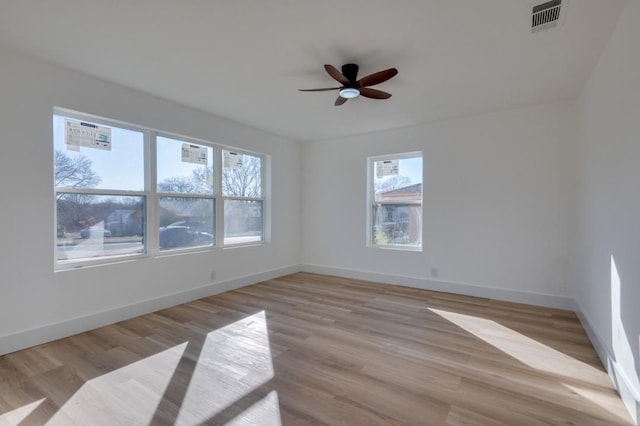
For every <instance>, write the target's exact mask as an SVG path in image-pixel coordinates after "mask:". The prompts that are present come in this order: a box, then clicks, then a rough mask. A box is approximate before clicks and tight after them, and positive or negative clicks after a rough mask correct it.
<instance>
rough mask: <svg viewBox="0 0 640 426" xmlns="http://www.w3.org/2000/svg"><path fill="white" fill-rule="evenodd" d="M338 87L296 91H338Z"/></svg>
mask: <svg viewBox="0 0 640 426" xmlns="http://www.w3.org/2000/svg"><path fill="white" fill-rule="evenodd" d="M338 89H340V87H325V88H323V89H298V90H299V91H300V92H326V91H327V90H338Z"/></svg>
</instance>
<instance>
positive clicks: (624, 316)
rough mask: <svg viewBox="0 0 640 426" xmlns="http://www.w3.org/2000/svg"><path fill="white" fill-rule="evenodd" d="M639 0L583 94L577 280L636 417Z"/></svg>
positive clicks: (639, 368) (639, 384)
mask: <svg viewBox="0 0 640 426" xmlns="http://www.w3.org/2000/svg"><path fill="white" fill-rule="evenodd" d="M639 23H640V2H638V1H631V2H629V4H628V6H627V9H626V10H625V11H624V12H623V13H622V15H621V18H620V21H619V23H618V27H617V28H616V30H615V31H614V33H613V35H612V37H611V39H610V41H609V43H608V45H607V47H606V49H605V50H604V52H603V54H602V56H601V58H600V61H599V63H598V65H597V67H596V68H595V70H594V71H593V73H592V75H591V78H590V80H589V82H588V84H587V86H586V88H585V90H584V92H583V94H582V97H581V99H580V101H579V130H580V149H581V151H580V191H579V194H580V198H579V204H578V210H577V211H578V225H579V228H578V229H579V232H578V240H577V245H576V248H575V251H576V253H577V259H576V265H577V268H576V276H575V278H574V285H573V287H572V290H573V294H574V297H575V298H576V300H577V302H578V305H579V309H580V310H581V312H582V314H583V315H584V318H585V319H586V321H587V322H588V326H589V327H590V328H591V332H592V340H594V343H595V344H596V348H597V349H599V353H600V356H601V358H603V359H604V360H605V365H606V366H607V367H608V368H609V370H610V372H611V374H612V375H613V376H614V381H615V382H616V383H617V384H618V386H619V388H620V392H621V394H622V397H623V400H624V401H625V403H627V406H628V407H629V409H630V411H631V413H632V415H633V416H635V419H636V422H638V420H639V418H640V416H639V415H638V412H639V409H638V404H639V403H640V381H639V379H638V373H639V372H640V352H639V348H638V346H639V345H640V307H639V304H640V195H639V191H638V188H639V187H640V49H639V48H638V41H639V40H640V25H638V24H639Z"/></svg>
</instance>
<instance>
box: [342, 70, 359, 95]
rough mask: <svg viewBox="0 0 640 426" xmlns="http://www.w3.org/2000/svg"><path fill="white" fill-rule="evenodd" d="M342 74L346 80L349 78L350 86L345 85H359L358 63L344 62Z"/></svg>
mask: <svg viewBox="0 0 640 426" xmlns="http://www.w3.org/2000/svg"><path fill="white" fill-rule="evenodd" d="M342 75H344V76H345V77H346V78H347V80H349V83H350V86H345V87H353V88H356V89H359V88H360V87H359V86H360V85H359V84H358V80H357V77H358V65H356V64H344V65H343V66H342Z"/></svg>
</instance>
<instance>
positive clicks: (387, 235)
mask: <svg viewBox="0 0 640 426" xmlns="http://www.w3.org/2000/svg"><path fill="white" fill-rule="evenodd" d="M368 170H369V171H368V173H369V179H368V182H369V196H368V199H369V203H368V204H369V207H368V212H367V216H368V220H367V235H368V236H367V241H368V245H369V246H372V247H388V248H399V249H410V250H420V249H421V248H422V153H408V154H397V155H387V156H380V157H370V158H369V167H368Z"/></svg>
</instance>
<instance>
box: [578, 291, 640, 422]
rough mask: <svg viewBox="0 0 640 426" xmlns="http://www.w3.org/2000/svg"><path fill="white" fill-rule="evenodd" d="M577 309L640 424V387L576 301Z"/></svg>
mask: <svg viewBox="0 0 640 426" xmlns="http://www.w3.org/2000/svg"><path fill="white" fill-rule="evenodd" d="M575 311H576V315H577V316H578V319H579V320H580V323H581V324H582V327H583V328H584V330H585V331H586V332H587V336H589V340H591V344H592V345H593V347H594V348H595V350H596V353H597V354H598V357H599V358H600V361H602V365H603V366H604V367H605V369H606V370H607V373H608V374H609V377H610V378H611V381H612V382H613V385H614V386H615V388H616V389H617V390H618V393H619V394H620V398H621V399H622V402H623V403H624V405H625V407H627V410H629V414H630V415H631V418H632V419H633V421H634V422H635V424H636V425H638V424H640V389H638V388H637V387H636V386H634V384H633V383H632V381H631V380H630V379H629V376H627V374H626V373H625V371H624V370H623V368H622V367H621V366H620V364H619V363H618V362H616V358H615V356H613V351H612V350H611V348H610V347H609V345H607V344H606V341H605V340H604V339H602V338H601V337H600V335H598V333H597V332H596V330H595V328H593V326H592V325H591V322H590V321H589V318H588V317H587V315H586V314H585V311H584V309H582V306H581V305H580V303H578V302H576V310H575Z"/></svg>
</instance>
